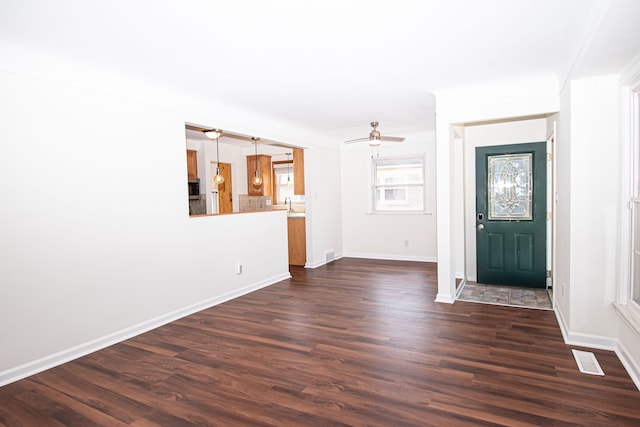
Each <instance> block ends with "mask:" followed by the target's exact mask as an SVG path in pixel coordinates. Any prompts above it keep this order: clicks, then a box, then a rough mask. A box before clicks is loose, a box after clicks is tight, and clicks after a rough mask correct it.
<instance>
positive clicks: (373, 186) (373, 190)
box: [369, 153, 428, 215]
mask: <svg viewBox="0 0 640 427" xmlns="http://www.w3.org/2000/svg"><path fill="white" fill-rule="evenodd" d="M387 160H407V161H415V160H420V161H421V162H422V183H420V184H398V185H378V184H377V182H376V181H377V176H376V175H377V163H378V161H387ZM370 164H371V168H370V191H369V192H370V197H369V213H371V214H376V215H378V214H379V215H423V214H426V213H428V199H427V158H426V155H425V154H424V153H420V154H414V155H401V156H371V163H370ZM409 187H421V189H422V209H406V210H405V209H392V210H387V209H376V197H377V196H376V195H377V190H378V188H409ZM400 203H402V201H398V203H396V204H400Z"/></svg>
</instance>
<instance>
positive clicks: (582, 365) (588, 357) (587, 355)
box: [571, 350, 604, 375]
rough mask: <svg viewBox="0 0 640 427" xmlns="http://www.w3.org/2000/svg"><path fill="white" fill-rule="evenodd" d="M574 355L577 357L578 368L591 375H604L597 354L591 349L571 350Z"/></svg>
mask: <svg viewBox="0 0 640 427" xmlns="http://www.w3.org/2000/svg"><path fill="white" fill-rule="evenodd" d="M571 351H572V352H573V357H574V358H575V359H576V363H577V364H578V369H580V372H582V373H584V374H590V375H604V372H603V371H602V368H601V367H600V364H599V363H598V360H597V359H596V356H595V354H593V353H591V352H590V351H581V350H571Z"/></svg>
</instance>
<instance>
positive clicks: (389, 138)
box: [380, 136, 404, 142]
mask: <svg viewBox="0 0 640 427" xmlns="http://www.w3.org/2000/svg"><path fill="white" fill-rule="evenodd" d="M380 140H381V141H393V142H402V141H404V138H400V137H399V136H381V137H380Z"/></svg>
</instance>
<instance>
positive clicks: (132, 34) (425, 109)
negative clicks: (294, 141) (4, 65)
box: [0, 0, 640, 140]
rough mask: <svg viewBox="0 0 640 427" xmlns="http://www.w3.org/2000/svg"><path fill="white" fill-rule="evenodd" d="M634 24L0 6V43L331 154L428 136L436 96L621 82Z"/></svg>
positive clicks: (638, 47)
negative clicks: (473, 89)
mask: <svg viewBox="0 0 640 427" xmlns="http://www.w3.org/2000/svg"><path fill="white" fill-rule="evenodd" d="M639 16H640V1H638V0H423V1H418V0H415V1H411V0H393V1H392V0H389V1H382V0H366V1H361V0H351V1H349V0H340V1H337V0H323V1H318V0H305V1H300V0H255V1H243V0H186V1H178V0H175V1H158V0H154V1H150V0H149V1H144V0H138V1H136V0H111V1H100V2H96V1H86V0H40V1H38V0H0V40H2V41H5V42H9V43H16V44H18V45H21V46H26V47H28V48H33V49H37V50H40V51H44V52H47V53H53V54H56V55H62V56H65V57H69V58H72V59H80V60H82V61H86V62H88V63H90V64H91V65H94V66H99V67H102V68H106V69H111V70H114V71H116V72H118V73H121V74H127V75H130V76H132V77H134V78H140V79H144V80H146V81H147V82H149V83H152V84H158V85H162V86H164V87H168V88H171V89H175V90H180V91H184V92H187V93H196V94H198V95H200V96H202V97H205V98H210V99H217V100H221V101H223V102H225V103H230V104H233V105H237V106H240V107H242V108H245V109H251V110H255V111H258V112H260V113H261V114H266V115H271V116H273V117H276V118H278V119H280V120H284V121H288V122H291V123H294V124H296V125H298V126H300V127H306V128H308V129H310V130H312V131H315V130H318V131H322V132H324V133H325V134H327V133H329V134H331V135H333V136H335V138H336V140H343V139H351V138H358V137H364V136H366V135H367V133H368V131H369V130H370V127H369V122H371V121H374V120H375V121H379V122H380V130H381V131H382V133H383V134H388V135H396V136H402V134H403V133H408V132H418V131H424V130H427V129H430V128H432V127H433V125H434V122H433V111H434V105H435V101H434V98H433V96H432V95H431V94H430V93H429V92H430V91H434V90H438V89H441V88H447V87H456V86H461V85H465V86H466V85H472V84H477V83H482V82H484V81H489V80H491V81H494V80H499V79H508V78H514V77H523V76H528V75H543V74H549V73H550V74H553V75H555V76H556V77H557V78H558V81H559V84H562V83H563V82H564V80H565V79H566V77H567V75H568V73H569V71H570V70H571V68H572V66H573V64H574V63H575V61H576V59H578V58H580V59H582V61H581V64H582V65H581V66H580V67H579V68H578V69H577V70H578V71H580V73H582V75H589V74H590V73H594V72H602V71H603V70H604V71H605V72H606V71H607V68H608V67H614V66H618V69H617V70H619V66H620V62H622V61H623V60H627V61H628V58H629V53H630V52H632V53H636V52H638V51H640V25H638V23H637V22H638V19H637V18H638V17H639ZM634 21H635V23H634ZM596 30H597V31H596ZM585 40H588V41H589V42H590V46H594V49H593V50H591V51H590V53H589V54H588V55H581V52H582V50H581V47H582V45H583V43H584V42H585ZM622 65H624V64H622ZM612 69H613V70H615V71H617V70H616V69H615V68H612ZM211 125H213V126H214V125H215V124H211Z"/></svg>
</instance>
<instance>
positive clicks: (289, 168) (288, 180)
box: [287, 153, 292, 187]
mask: <svg viewBox="0 0 640 427" xmlns="http://www.w3.org/2000/svg"><path fill="white" fill-rule="evenodd" d="M289 156H291V153H287V187H291V184H292V182H291V163H290V160H289Z"/></svg>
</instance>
